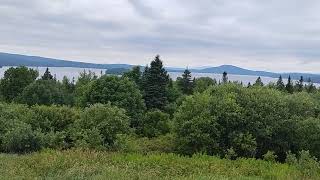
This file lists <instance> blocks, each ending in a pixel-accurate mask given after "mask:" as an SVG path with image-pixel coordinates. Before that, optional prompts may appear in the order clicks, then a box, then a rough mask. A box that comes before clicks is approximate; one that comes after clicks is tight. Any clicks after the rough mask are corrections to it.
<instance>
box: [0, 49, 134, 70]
mask: <svg viewBox="0 0 320 180" xmlns="http://www.w3.org/2000/svg"><path fill="white" fill-rule="evenodd" d="M0 66H36V67H79V68H97V69H110V68H127V69H129V68H130V67H132V65H128V64H94V63H84V62H77V61H66V60H59V59H52V58H44V57H39V56H25V55H18V54H8V53H0Z"/></svg>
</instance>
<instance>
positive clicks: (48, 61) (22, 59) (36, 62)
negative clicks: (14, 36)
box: [0, 53, 320, 83]
mask: <svg viewBox="0 0 320 180" xmlns="http://www.w3.org/2000/svg"><path fill="white" fill-rule="evenodd" d="M0 66H33V67H78V68H97V69H108V70H109V71H110V72H111V71H112V69H115V70H116V71H119V69H121V71H125V69H130V68H132V67H133V66H134V65H130V64H94V63H84V62H77V61H66V60H59V59H52V58H44V57H39V56H25V55H19V54H8V53H0ZM184 69H185V68H181V67H167V71H169V72H183V71H184ZM190 71H191V72H192V73H216V74H222V73H223V72H224V71H226V72H227V73H228V74H235V75H249V76H266V77H272V78H278V77H279V76H280V75H281V76H282V77H283V78H288V76H289V75H290V76H291V78H292V79H295V80H298V79H300V76H303V77H304V79H305V80H307V79H308V78H311V80H312V81H313V82H315V83H320V75H319V74H309V73H274V72H267V71H253V70H248V69H244V68H240V67H237V66H232V65H222V66H218V67H208V66H203V67H199V68H193V69H190Z"/></svg>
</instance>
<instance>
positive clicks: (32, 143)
mask: <svg viewBox="0 0 320 180" xmlns="http://www.w3.org/2000/svg"><path fill="white" fill-rule="evenodd" d="M40 148H41V141H40V139H39V137H37V135H36V133H35V132H34V131H33V130H32V128H31V126H30V125H28V124H26V123H23V122H16V123H15V124H14V127H12V128H11V129H9V130H8V131H7V132H6V133H4V135H3V137H2V149H3V151H4V152H8V153H27V152H32V151H36V150H39V149H40Z"/></svg>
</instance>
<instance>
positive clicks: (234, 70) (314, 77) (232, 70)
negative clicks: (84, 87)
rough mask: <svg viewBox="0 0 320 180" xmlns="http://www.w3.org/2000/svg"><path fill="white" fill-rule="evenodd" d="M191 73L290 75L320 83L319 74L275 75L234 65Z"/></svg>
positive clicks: (273, 76) (197, 70)
mask: <svg viewBox="0 0 320 180" xmlns="http://www.w3.org/2000/svg"><path fill="white" fill-rule="evenodd" d="M190 71H191V72H197V73H216V74H222V73H223V72H224V71H226V72H227V73H228V74H236V75H249V76H265V77H272V78H278V77H279V76H280V75H281V76H282V78H288V77H289V75H290V76H291V78H292V79H295V80H298V79H300V77H301V76H303V77H304V80H305V81H307V80H308V79H309V78H310V79H311V80H312V81H313V82H316V83H319V82H320V75H319V74H309V73H274V72H267V71H253V70H248V69H243V68H240V67H237V66H232V65H222V66H218V67H210V68H204V69H191V70H190Z"/></svg>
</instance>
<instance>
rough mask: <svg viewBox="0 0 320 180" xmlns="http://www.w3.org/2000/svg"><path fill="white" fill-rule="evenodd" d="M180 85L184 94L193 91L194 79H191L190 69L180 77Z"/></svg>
mask: <svg viewBox="0 0 320 180" xmlns="http://www.w3.org/2000/svg"><path fill="white" fill-rule="evenodd" d="M178 86H179V87H180V89H181V91H182V93H183V94H187V95H190V94H192V93H193V88H194V81H193V80H192V79H191V72H190V71H189V70H188V69H186V70H185V71H184V73H183V74H182V78H179V80H178Z"/></svg>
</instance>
